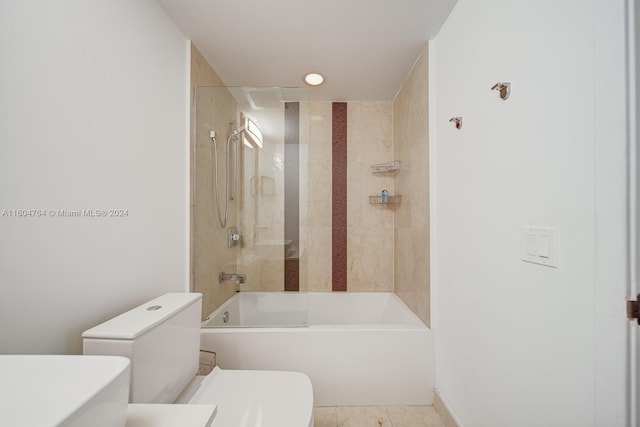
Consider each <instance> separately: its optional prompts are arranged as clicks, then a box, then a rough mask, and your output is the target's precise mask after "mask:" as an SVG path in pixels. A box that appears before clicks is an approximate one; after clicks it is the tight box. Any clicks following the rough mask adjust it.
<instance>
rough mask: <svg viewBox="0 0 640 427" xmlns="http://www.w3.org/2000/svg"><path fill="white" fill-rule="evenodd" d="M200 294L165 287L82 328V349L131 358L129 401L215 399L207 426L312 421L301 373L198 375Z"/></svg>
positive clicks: (277, 426)
mask: <svg viewBox="0 0 640 427" xmlns="http://www.w3.org/2000/svg"><path fill="white" fill-rule="evenodd" d="M201 308H202V295H201V294H197V293H168V294H165V295H162V296H160V297H158V298H155V299H154V300H152V301H149V302H148V303H145V304H142V305H140V306H139V307H136V308H134V309H132V310H130V311H128V312H126V313H124V314H121V315H119V316H117V317H115V318H113V319H111V320H108V321H107V322H105V323H102V324H100V325H98V326H96V327H94V328H91V329H89V330H87V331H85V332H84V333H83V334H82V346H83V353H84V354H91V355H117V356H125V357H128V358H129V359H130V360H131V389H130V394H129V401H130V402H131V403H190V404H214V405H216V406H217V414H216V417H215V419H214V421H213V424H212V425H213V427H307V426H308V427H313V389H312V387H311V381H310V380H309V378H308V377H307V376H306V375H304V374H302V373H299V372H283V371H242V370H225V369H220V368H219V367H215V368H214V369H213V371H212V372H211V373H210V374H209V375H206V376H196V373H197V371H198V366H199V350H200V313H201Z"/></svg>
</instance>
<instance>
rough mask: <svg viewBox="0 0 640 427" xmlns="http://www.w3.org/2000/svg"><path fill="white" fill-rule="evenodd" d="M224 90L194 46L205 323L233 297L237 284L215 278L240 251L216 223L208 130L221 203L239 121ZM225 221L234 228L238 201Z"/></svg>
mask: <svg viewBox="0 0 640 427" xmlns="http://www.w3.org/2000/svg"><path fill="white" fill-rule="evenodd" d="M222 85H223V83H222V81H221V80H220V78H219V77H218V76H217V74H216V72H215V70H214V69H213V68H212V67H211V66H210V65H209V64H208V63H207V62H206V60H205V59H204V58H203V57H202V55H201V54H200V52H198V50H197V49H196V47H195V46H193V45H192V49H191V88H192V98H193V99H192V102H191V105H192V109H194V110H195V111H194V113H195V114H192V117H195V122H194V123H192V124H191V126H192V133H191V135H192V140H191V289H192V290H193V291H194V292H201V293H202V294H203V304H202V312H203V318H204V317H206V316H207V315H208V314H210V313H211V312H213V311H214V310H215V309H216V308H217V307H219V306H220V305H221V304H222V303H223V302H224V301H226V300H227V299H228V298H230V297H231V296H232V295H233V294H234V293H235V290H236V284H235V283H233V282H226V283H223V284H219V283H218V274H219V273H220V272H223V271H225V272H234V271H236V258H237V257H238V254H239V250H240V248H239V247H236V248H234V249H228V248H227V244H226V229H223V228H222V227H220V225H219V224H218V220H217V216H216V215H217V213H216V207H215V206H216V203H215V199H214V197H215V196H214V180H213V174H214V173H215V167H214V164H213V157H214V156H213V144H212V142H211V140H210V139H209V131H210V130H211V129H214V130H216V132H217V133H218V135H219V136H218V140H217V142H218V164H219V167H220V170H219V178H220V180H221V181H220V191H221V194H220V196H221V202H222V203H223V202H224V169H225V167H224V158H225V155H226V144H225V143H226V140H225V136H226V134H227V132H228V131H229V121H231V120H237V107H236V102H235V99H234V98H233V96H231V94H230V93H229V91H228V90H227V89H225V88H224V87H221V86H222ZM222 207H224V205H223V206H222ZM229 218H230V219H229V225H234V223H235V222H236V218H237V206H236V202H231V204H230V206H229Z"/></svg>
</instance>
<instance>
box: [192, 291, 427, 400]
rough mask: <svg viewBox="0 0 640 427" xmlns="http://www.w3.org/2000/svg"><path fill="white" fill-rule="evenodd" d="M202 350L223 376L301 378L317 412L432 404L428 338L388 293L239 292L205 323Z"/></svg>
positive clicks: (422, 326)
mask: <svg viewBox="0 0 640 427" xmlns="http://www.w3.org/2000/svg"><path fill="white" fill-rule="evenodd" d="M225 312H226V313H228V322H227V323H226V325H228V326H224V327H221V325H224V324H225V323H224V321H223V316H224V313H225ZM242 325H249V327H247V326H242ZM259 325H260V326H259ZM229 326H230V327H229ZM201 347H202V349H203V350H209V351H215V352H216V354H217V363H218V365H219V366H220V367H222V368H226V369H267V370H290V371H300V372H304V373H305V374H307V375H308V376H309V378H311V382H312V384H313V392H314V404H315V405H316V406H348V405H427V404H431V403H432V402H433V386H434V376H435V374H434V373H435V349H434V339H433V335H432V332H431V331H430V330H429V329H428V328H427V327H426V326H425V325H424V324H423V323H422V322H421V321H420V320H419V319H418V318H417V317H416V316H415V315H414V314H413V313H412V312H411V310H409V308H408V307H407V306H406V305H404V303H403V302H402V301H401V300H400V299H399V298H398V297H397V296H396V295H395V294H393V293H386V292H385V293H382V292H376V293H343V292H341V293H337V292H313V293H297V292H241V293H238V294H236V295H235V296H234V297H232V298H231V299H230V300H229V301H227V302H226V303H225V304H223V305H222V306H221V307H220V308H219V309H217V310H216V311H215V312H213V313H212V314H211V316H209V319H208V320H207V321H205V322H203V329H202V343H201Z"/></svg>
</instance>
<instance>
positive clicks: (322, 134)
mask: <svg viewBox="0 0 640 427" xmlns="http://www.w3.org/2000/svg"><path fill="white" fill-rule="evenodd" d="M301 111H307V112H308V113H307V114H308V119H307V120H308V124H309V127H308V131H307V133H306V135H305V136H304V137H303V138H301V142H303V143H306V151H305V152H306V158H304V159H302V158H301V159H300V169H301V170H303V169H304V170H305V171H306V188H301V189H300V193H301V198H300V200H301V202H302V201H303V200H306V203H307V205H306V207H305V208H303V210H305V211H306V212H307V216H306V218H305V217H301V224H303V226H302V227H301V230H300V239H301V256H300V285H301V286H300V289H301V290H308V291H311V292H314V291H331V226H332V221H331V194H332V193H331V164H332V161H331V156H332V151H331V150H332V145H331V129H332V128H331V120H332V117H331V116H332V110H331V102H309V103H304V105H303V106H301ZM301 131H302V132H304V131H303V130H301ZM303 192H305V193H306V194H305V195H304V196H302V193H303Z"/></svg>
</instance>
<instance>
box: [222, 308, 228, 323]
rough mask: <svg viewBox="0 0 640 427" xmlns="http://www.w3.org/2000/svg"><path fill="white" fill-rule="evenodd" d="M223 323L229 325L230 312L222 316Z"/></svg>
mask: <svg viewBox="0 0 640 427" xmlns="http://www.w3.org/2000/svg"><path fill="white" fill-rule="evenodd" d="M222 321H223V322H224V323H227V322H228V321H229V312H228V311H225V312H224V313H223V314H222Z"/></svg>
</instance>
